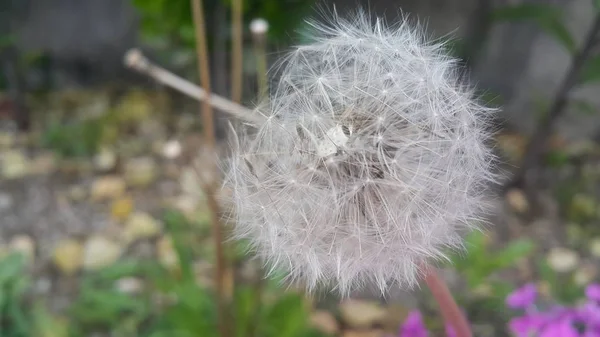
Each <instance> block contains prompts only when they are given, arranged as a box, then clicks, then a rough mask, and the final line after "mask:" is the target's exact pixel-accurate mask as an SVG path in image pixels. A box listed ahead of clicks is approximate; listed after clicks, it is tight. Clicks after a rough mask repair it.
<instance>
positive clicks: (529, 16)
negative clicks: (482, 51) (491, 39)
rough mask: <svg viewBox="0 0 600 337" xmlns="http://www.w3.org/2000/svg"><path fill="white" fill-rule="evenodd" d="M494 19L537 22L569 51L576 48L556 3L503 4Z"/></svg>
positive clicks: (493, 16)
mask: <svg viewBox="0 0 600 337" xmlns="http://www.w3.org/2000/svg"><path fill="white" fill-rule="evenodd" d="M492 20H493V21H495V22H506V21H512V22H529V23H535V24H537V25H538V27H540V28H541V29H543V30H544V31H545V32H546V33H547V34H548V35H550V36H551V37H553V38H554V39H555V40H556V41H558V42H559V43H560V44H562V45H563V46H564V47H565V48H566V49H567V50H568V51H569V52H571V53H574V52H575V50H576V43H575V40H574V39H573V37H572V36H571V33H569V31H568V29H567V28H566V27H565V25H564V24H563V12H562V11H561V10H560V9H559V8H558V7H556V6H554V5H548V4H530V3H524V4H518V5H510V6H503V7H500V8H498V9H496V10H495V11H494V12H493V14H492Z"/></svg>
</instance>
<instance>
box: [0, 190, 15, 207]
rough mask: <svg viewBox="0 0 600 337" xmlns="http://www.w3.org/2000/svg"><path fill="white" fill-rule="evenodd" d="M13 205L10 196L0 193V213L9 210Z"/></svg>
mask: <svg viewBox="0 0 600 337" xmlns="http://www.w3.org/2000/svg"><path fill="white" fill-rule="evenodd" d="M13 203H14V202H13V198H12V196H11V195H10V194H8V193H2V192H0V212H2V211H5V210H8V209H10V208H11V207H12V206H13Z"/></svg>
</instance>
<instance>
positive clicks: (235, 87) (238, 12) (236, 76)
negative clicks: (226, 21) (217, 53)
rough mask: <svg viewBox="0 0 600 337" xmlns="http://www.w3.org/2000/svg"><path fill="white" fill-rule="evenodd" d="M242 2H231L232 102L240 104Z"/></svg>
mask: <svg viewBox="0 0 600 337" xmlns="http://www.w3.org/2000/svg"><path fill="white" fill-rule="evenodd" d="M242 9H243V1H242V0H232V2H231V31H232V41H231V100H232V101H234V102H236V103H240V102H241V101H242V76H243V68H242V60H243V55H242V53H243V49H242V42H243V36H242Z"/></svg>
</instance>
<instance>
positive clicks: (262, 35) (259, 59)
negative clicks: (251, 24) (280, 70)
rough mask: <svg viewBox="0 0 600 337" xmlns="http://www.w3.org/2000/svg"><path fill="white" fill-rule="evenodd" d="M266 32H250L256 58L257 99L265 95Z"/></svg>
mask: <svg viewBox="0 0 600 337" xmlns="http://www.w3.org/2000/svg"><path fill="white" fill-rule="evenodd" d="M266 36H267V34H266V31H265V32H252V44H253V47H254V57H255V58H256V80H257V84H258V93H259V97H263V96H264V95H266V93H267V90H268V88H267V52H266V47H265V44H266Z"/></svg>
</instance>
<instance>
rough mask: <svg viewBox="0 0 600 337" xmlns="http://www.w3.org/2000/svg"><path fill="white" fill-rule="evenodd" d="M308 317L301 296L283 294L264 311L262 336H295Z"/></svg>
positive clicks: (301, 329) (301, 330)
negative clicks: (264, 329) (263, 331)
mask: <svg viewBox="0 0 600 337" xmlns="http://www.w3.org/2000/svg"><path fill="white" fill-rule="evenodd" d="M307 319H308V313H307V311H306V309H305V307H304V301H303V299H302V296H300V295H299V294H295V293H290V294H285V295H284V296H283V297H282V298H280V299H279V300H278V301H277V302H276V303H275V304H274V305H273V306H271V307H270V308H269V309H268V310H267V313H266V317H265V322H264V324H263V326H264V327H265V328H266V329H267V331H265V333H264V334H261V335H264V336H268V337H276V336H277V337H296V336H298V335H299V334H300V333H302V332H303V330H304V327H305V326H306V321H307Z"/></svg>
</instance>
